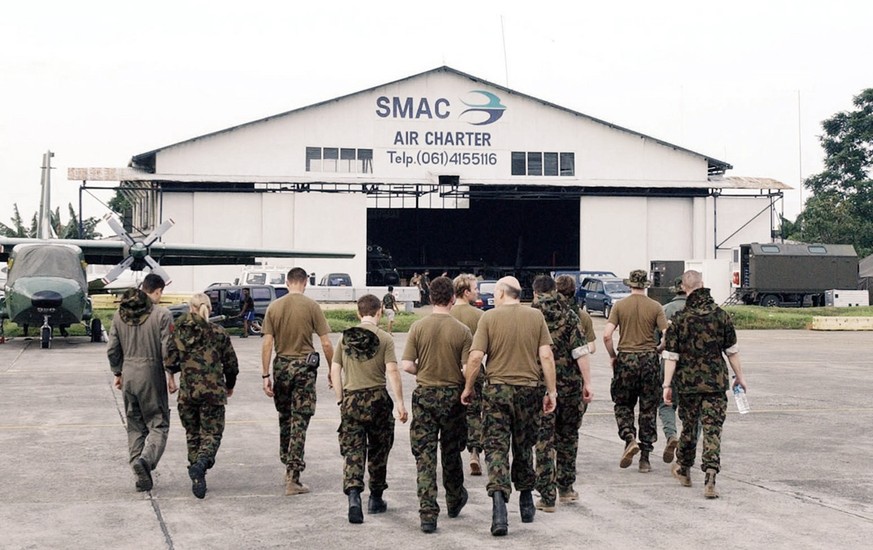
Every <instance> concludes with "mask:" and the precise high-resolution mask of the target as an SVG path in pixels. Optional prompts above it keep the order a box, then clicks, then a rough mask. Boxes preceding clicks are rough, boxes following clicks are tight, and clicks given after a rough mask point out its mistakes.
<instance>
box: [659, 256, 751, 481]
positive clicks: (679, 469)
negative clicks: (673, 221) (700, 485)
mask: <svg viewBox="0 0 873 550" xmlns="http://www.w3.org/2000/svg"><path fill="white" fill-rule="evenodd" d="M682 285H683V286H684V287H685V289H686V290H687V291H688V300H687V301H686V303H685V309H684V310H682V311H681V312H679V313H677V314H676V316H675V317H674V318H673V324H672V325H671V326H670V328H669V329H668V330H667V337H666V347H665V349H664V352H663V356H664V360H665V361H664V389H663V396H664V401H665V402H666V403H668V404H669V403H672V401H673V399H674V397H675V398H676V400H677V401H678V404H679V417H680V418H681V419H682V435H681V436H680V437H679V450H678V452H677V453H676V464H674V465H673V475H674V476H675V477H676V478H677V479H679V482H680V483H681V484H682V485H683V486H685V487H690V486H691V467H692V466H693V465H694V455H695V454H696V452H697V425H698V422H699V423H700V425H701V426H702V430H703V456H702V458H701V465H700V467H701V469H702V470H703V471H704V472H705V473H706V481H705V485H704V490H703V494H704V496H705V497H706V498H717V497H718V492H717V491H716V489H715V476H716V474H717V473H718V472H719V471H720V468H721V462H720V457H719V454H720V449H721V428H722V425H723V424H724V419H725V413H726V411H727V396H726V395H725V392H726V391H727V390H728V388H729V386H730V383H729V380H728V370H727V366H726V365H725V361H724V357H723V355H722V354H724V355H727V358H728V361H729V362H730V365H731V369H733V371H734V374H735V375H736V380H735V381H734V384H733V385H734V386H737V385H739V386H742V387H743V388H744V389H747V388H748V386H747V385H746V379H745V378H744V377H743V369H742V367H741V365H740V356H739V353H738V349H737V333H736V331H735V330H734V325H733V321H731V317H730V315H728V313H727V312H725V311H724V310H723V309H721V308H720V307H718V306H717V305H716V303H715V301H713V299H712V296H710V293H709V289H708V288H703V278H702V277H701V275H700V272H698V271H686V272H685V273H684V274H683V275H682ZM674 373H675V376H674Z"/></svg>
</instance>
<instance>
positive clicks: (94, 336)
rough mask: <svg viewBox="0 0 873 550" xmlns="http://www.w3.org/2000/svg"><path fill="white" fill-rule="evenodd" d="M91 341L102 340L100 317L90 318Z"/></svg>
mask: <svg viewBox="0 0 873 550" xmlns="http://www.w3.org/2000/svg"><path fill="white" fill-rule="evenodd" d="M91 341H92V342H102V341H103V323H101V322H100V319H98V318H96V317H95V318H93V319H91Z"/></svg>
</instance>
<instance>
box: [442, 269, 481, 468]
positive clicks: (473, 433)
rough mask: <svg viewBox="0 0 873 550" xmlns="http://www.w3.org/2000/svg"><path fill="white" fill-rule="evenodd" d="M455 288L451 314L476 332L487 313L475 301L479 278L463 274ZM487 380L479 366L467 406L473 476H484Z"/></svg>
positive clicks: (455, 281)
mask: <svg viewBox="0 0 873 550" xmlns="http://www.w3.org/2000/svg"><path fill="white" fill-rule="evenodd" d="M452 285H453V287H454V290H455V305H453V306H452V310H451V312H450V313H451V316H452V317H454V318H455V319H457V320H458V321H460V322H462V323H464V324H465V325H467V328H469V329H470V333H471V334H476V327H478V326H479V319H481V318H482V315H483V314H484V313H485V312H484V311H482V310H481V309H479V308H478V307H476V306H474V305H473V302H475V301H476V300H478V299H479V281H477V280H476V276H475V275H473V274H472V273H462V274H461V275H458V276H457V277H455V279H454V281H452ZM484 383H485V369H484V368H482V369H479V376H478V377H477V378H476V384H475V385H474V387H473V389H474V391H475V393H474V394H473V399H472V401H471V402H470V404H469V405H468V406H467V450H468V451H469V452H470V475H472V476H481V475H482V463H481V461H480V459H479V455H480V454H481V453H482V385H483V384H484Z"/></svg>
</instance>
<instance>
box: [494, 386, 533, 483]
mask: <svg viewBox="0 0 873 550" xmlns="http://www.w3.org/2000/svg"><path fill="white" fill-rule="evenodd" d="M543 395H544V392H543V388H542V387H541V386H511V385H509V384H485V386H484V387H483V388H482V399H483V403H482V406H483V408H484V417H485V420H484V423H483V441H482V442H483V446H484V449H485V460H486V461H487V463H488V485H487V489H488V495H489V496H490V495H493V494H494V492H495V491H503V494H504V495H506V497H507V498H508V497H509V494H510V493H511V492H512V484H515V488H516V489H517V490H519V491H526V490H531V489H533V488H534V484H535V483H536V474H535V472H534V465H533V447H534V445H536V443H537V433H538V432H539V429H540V419H541V418H542V415H543ZM510 450H511V451H512V464H511V465H510V460H509V452H510Z"/></svg>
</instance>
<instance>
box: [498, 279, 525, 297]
mask: <svg viewBox="0 0 873 550" xmlns="http://www.w3.org/2000/svg"><path fill="white" fill-rule="evenodd" d="M494 290H495V291H497V290H500V291H502V292H503V293H504V294H506V297H507V298H509V299H511V300H517V299H518V298H519V297H520V296H521V283H519V282H518V279H516V278H515V277H512V276H510V277H503V278H502V279H499V280H498V281H497V284H496V285H494Z"/></svg>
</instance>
